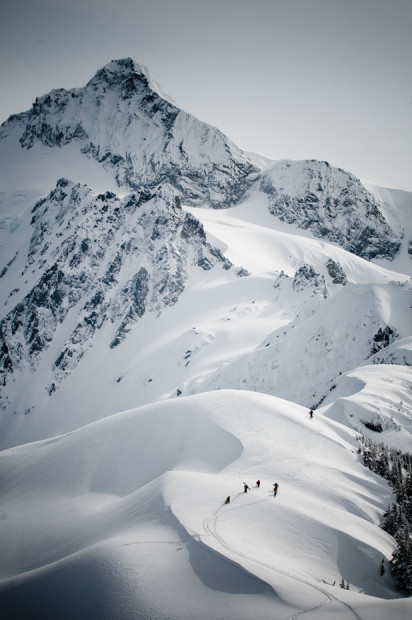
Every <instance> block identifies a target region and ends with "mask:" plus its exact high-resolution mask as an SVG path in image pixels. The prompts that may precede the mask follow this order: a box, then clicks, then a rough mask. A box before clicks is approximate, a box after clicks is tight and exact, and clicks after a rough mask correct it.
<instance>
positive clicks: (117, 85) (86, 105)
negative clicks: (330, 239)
mask: <svg viewBox="0 0 412 620" xmlns="http://www.w3.org/2000/svg"><path fill="white" fill-rule="evenodd" d="M16 124H18V125H19V127H21V138H20V143H21V145H22V147H24V148H26V149H29V148H31V147H32V146H33V145H34V144H35V143H36V142H41V143H42V144H44V145H46V146H49V147H56V146H57V147H60V146H63V145H66V144H68V143H70V142H72V141H77V142H78V143H79V147H80V148H81V150H82V152H83V153H84V154H85V155H87V156H88V157H92V158H94V159H96V160H97V161H98V162H100V163H101V164H102V165H103V166H104V167H105V168H106V169H109V170H111V171H113V174H114V175H115V176H116V180H117V183H118V185H119V186H126V187H128V188H131V189H139V190H141V189H142V187H148V188H153V187H155V186H157V185H159V184H161V183H164V182H167V183H169V184H171V185H172V186H173V187H175V188H176V190H177V191H178V193H179V194H181V196H182V197H183V198H184V200H185V203H186V204H192V205H204V204H206V205H209V206H212V207H227V206H230V205H231V204H234V203H236V202H237V201H239V199H240V198H241V197H242V196H243V194H244V192H245V191H246V189H247V188H248V187H250V185H251V184H252V183H253V182H254V181H255V180H256V179H257V178H258V177H259V176H260V173H259V170H258V169H257V168H256V167H255V166H253V165H252V163H251V162H250V160H249V159H248V157H247V156H246V155H245V154H244V153H243V152H242V151H241V150H240V149H239V148H237V147H236V146H235V145H234V144H233V143H232V142H231V141H230V140H229V139H228V138H226V137H225V136H224V135H223V134H222V133H221V132H220V131H218V130H217V129H215V128H214V127H211V126H210V125H207V124H206V123H203V122H201V121H199V120H198V119H196V118H195V117H193V116H192V115H190V114H187V113H186V112H183V111H182V110H180V109H179V108H177V107H176V106H175V105H174V104H173V103H171V102H170V101H169V100H167V99H165V98H164V97H163V96H162V95H161V94H160V93H159V91H158V87H157V86H156V85H155V84H154V83H153V82H152V80H151V78H150V76H149V74H148V72H147V71H146V70H145V69H143V68H142V67H141V66H140V65H138V64H137V63H136V62H134V61H133V60H132V59H130V58H126V59H122V60H117V61H112V62H111V63H109V64H108V65H106V66H105V67H103V69H101V70H100V71H98V72H97V73H96V75H95V76H94V77H93V78H92V79H91V80H90V82H88V84H87V85H86V86H85V87H84V88H76V89H72V90H64V89H58V90H53V91H52V92H50V93H49V94H48V95H45V96H43V97H39V98H38V99H36V101H35V103H34V105H33V107H32V109H31V110H30V111H28V112H25V113H23V114H19V115H18V116H14V117H11V118H10V119H9V121H8V122H7V123H5V124H4V126H3V130H2V135H5V134H6V133H7V131H8V127H9V125H16ZM0 135H1V134H0Z"/></svg>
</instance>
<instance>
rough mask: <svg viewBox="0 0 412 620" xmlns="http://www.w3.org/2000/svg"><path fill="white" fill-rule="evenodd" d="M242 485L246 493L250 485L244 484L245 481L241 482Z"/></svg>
mask: <svg viewBox="0 0 412 620" xmlns="http://www.w3.org/2000/svg"><path fill="white" fill-rule="evenodd" d="M243 487H244V490H245V493H247V491H248V489H249V491H250V487H248V485H247V484H246V482H244V483H243Z"/></svg>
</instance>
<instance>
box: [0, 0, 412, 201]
mask: <svg viewBox="0 0 412 620" xmlns="http://www.w3.org/2000/svg"><path fill="white" fill-rule="evenodd" d="M127 56H131V57H132V58H134V59H135V60H136V61H137V62H139V63H141V64H143V65H145V66H147V67H148V68H149V70H150V72H151V74H152V76H153V78H154V79H155V80H156V81H157V82H158V83H159V84H160V86H161V87H162V89H163V90H164V91H166V92H167V93H168V94H169V95H170V96H171V97H172V98H173V99H174V101H175V103H176V104H177V105H178V106H179V107H181V108H183V109H184V110H186V111H188V112H191V113H192V114H194V115H195V116H197V117H198V118H200V119H201V120H204V121H206V122H208V123H211V124H213V125H215V126H216V127H218V128H219V129H220V130H221V131H223V132H224V133H225V134H226V135H228V136H229V137H230V138H231V139H232V140H233V141H234V142H235V143H236V144H238V145H239V146H240V147H241V148H244V149H246V150H252V151H255V152H258V153H261V154H263V155H267V156H269V157H272V158H275V159H281V158H291V159H304V158H305V159H306V158H309V159H325V160H327V161H329V162H330V163H331V164H332V165H336V166H340V167H342V168H345V169H346V170H349V171H351V172H353V173H354V174H355V175H357V176H359V177H361V178H364V179H367V180H370V181H374V182H376V183H380V184H382V185H387V186H390V187H398V188H401V189H408V190H411V191H412V0H248V1H246V0H116V2H114V1H113V0H2V3H1V8H0V87H1V98H0V122H3V121H4V120H5V119H6V118H7V117H8V116H9V115H10V114H12V113H17V112H22V111H24V110H27V109H29V108H30V107H31V105H32V103H33V101H34V99H35V97H37V96H40V95H43V94H45V93H47V92H49V91H50V90H51V89H53V88H59V87H62V88H72V87H75V86H84V84H85V83H86V82H87V81H88V80H89V79H90V78H91V77H92V76H93V75H94V73H95V72H96V71H97V70H98V69H99V68H101V67H102V66H103V65H105V64H106V63H107V62H109V61H110V60H112V59H115V58H123V57H127Z"/></svg>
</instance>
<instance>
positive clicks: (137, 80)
mask: <svg viewBox="0 0 412 620" xmlns="http://www.w3.org/2000/svg"><path fill="white" fill-rule="evenodd" d="M99 85H101V86H102V87H103V88H114V87H119V86H120V87H121V88H122V89H123V91H124V92H125V93H127V92H128V93H129V94H130V93H132V92H133V91H134V90H137V88H138V86H139V85H140V86H142V87H143V88H146V89H148V90H150V91H152V92H153V93H156V94H157V95H159V96H160V97H161V98H162V99H166V100H167V101H169V103H172V104H174V103H173V101H172V99H171V97H169V96H168V95H166V94H165V92H164V91H163V90H162V89H161V87H160V86H159V84H158V83H157V82H156V81H155V80H154V79H153V77H152V75H151V74H150V71H149V69H148V68H147V67H145V66H144V65H141V64H140V63H138V62H136V61H135V60H134V59H133V58H120V59H118V60H112V61H111V62H109V63H107V65H105V66H104V67H102V68H101V69H99V71H97V73H96V74H95V75H94V76H93V77H92V79H91V80H90V81H89V82H88V83H87V85H86V86H87V87H92V88H96V87H97V86H99Z"/></svg>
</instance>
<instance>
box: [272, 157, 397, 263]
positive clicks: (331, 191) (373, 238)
mask: <svg viewBox="0 0 412 620" xmlns="http://www.w3.org/2000/svg"><path fill="white" fill-rule="evenodd" d="M260 188H261V190H262V191H263V192H265V193H266V194H267V195H268V197H269V209H270V211H271V213H273V215H276V216H277V217H279V219H280V220H281V221H283V222H287V223H288V224H295V225H296V226H298V227H299V228H303V229H305V230H310V232H311V233H312V234H313V235H314V236H315V237H320V238H323V239H327V240H328V241H332V242H334V243H337V244H338V245H340V246H341V247H343V248H345V250H348V251H349V252H352V253H353V254H357V255H358V256H361V257H362V258H366V259H367V260H370V259H372V258H393V257H394V256H395V254H397V252H398V251H399V248H400V239H399V238H398V237H397V236H396V235H395V233H394V232H393V231H392V230H391V228H390V227H389V225H388V223H387V222H386V220H385V218H384V217H383V215H382V212H381V210H380V208H379V206H380V205H379V203H378V201H377V199H376V198H375V197H374V196H373V195H372V194H371V193H370V192H368V191H367V190H366V189H365V187H364V186H363V185H362V184H361V182H360V181H359V180H358V179H357V178H356V177H354V176H353V175H352V174H350V173H348V172H345V171H344V170H341V169H339V168H334V167H332V166H330V165H329V164H328V163H327V162H320V161H296V162H293V161H281V162H278V163H276V164H275V165H274V166H273V167H272V168H270V169H269V170H268V171H267V172H266V173H265V174H264V175H263V178H262V180H261V182H260Z"/></svg>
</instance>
